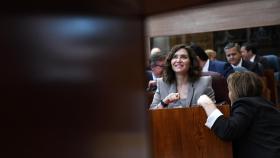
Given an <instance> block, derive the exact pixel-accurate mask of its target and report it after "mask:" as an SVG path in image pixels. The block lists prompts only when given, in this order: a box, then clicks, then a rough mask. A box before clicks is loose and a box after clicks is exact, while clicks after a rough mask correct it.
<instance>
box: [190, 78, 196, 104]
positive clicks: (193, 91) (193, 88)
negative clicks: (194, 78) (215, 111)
mask: <svg viewBox="0 0 280 158" xmlns="http://www.w3.org/2000/svg"><path fill="white" fill-rule="evenodd" d="M192 88H193V90H192V97H191V101H190V107H192V100H193V96H194V91H195V88H194V87H193V83H192Z"/></svg>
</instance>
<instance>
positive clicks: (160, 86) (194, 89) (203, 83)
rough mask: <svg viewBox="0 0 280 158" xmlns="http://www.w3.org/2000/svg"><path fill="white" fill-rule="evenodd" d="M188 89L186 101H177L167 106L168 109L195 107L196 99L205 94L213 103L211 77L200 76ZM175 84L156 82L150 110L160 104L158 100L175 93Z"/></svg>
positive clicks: (160, 80)
mask: <svg viewBox="0 0 280 158" xmlns="http://www.w3.org/2000/svg"><path fill="white" fill-rule="evenodd" d="M191 85H192V86H189V87H188V96H187V98H186V99H182V100H178V101H175V102H173V103H170V104H169V105H168V108H176V107H190V105H196V104H197V100H198V98H199V97H200V96H201V95H202V94H206V95H207V96H209V97H210V98H211V99H212V100H213V101H214V102H215V95H214V91H213V89H212V78H211V76H202V77H200V78H199V79H198V80H197V81H195V82H194V83H191ZM176 89H177V88H176V84H175V83H172V84H167V83H166V82H164V81H163V80H162V78H160V79H158V80H157V90H156V92H155V94H154V99H153V102H152V104H151V105H150V108H154V107H155V106H157V105H158V104H159V103H160V100H162V99H164V98H165V97H166V96H167V95H168V94H170V93H176V92H177V90H176Z"/></svg>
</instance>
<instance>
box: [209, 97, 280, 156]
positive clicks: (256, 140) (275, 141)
mask: <svg viewBox="0 0 280 158" xmlns="http://www.w3.org/2000/svg"><path fill="white" fill-rule="evenodd" d="M211 130H212V131H214V133H215V134H216V135H217V136H219V137H220V138H222V139H225V140H232V141H233V155H234V158H266V157H267V158H280V111H279V110H278V109H277V108H275V107H274V106H273V104H272V103H270V102H268V101H266V100H265V99H263V98H261V97H244V98H240V99H238V100H237V101H236V102H234V103H233V105H232V108H231V111H230V117H229V118H225V117H224V116H223V115H222V116H220V117H219V118H218V119H217V120H216V121H215V123H214V125H213V126H212V128H211Z"/></svg>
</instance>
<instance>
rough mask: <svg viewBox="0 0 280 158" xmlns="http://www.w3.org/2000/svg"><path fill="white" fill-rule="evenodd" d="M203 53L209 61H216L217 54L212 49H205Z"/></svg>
mask: <svg viewBox="0 0 280 158" xmlns="http://www.w3.org/2000/svg"><path fill="white" fill-rule="evenodd" d="M205 53H206V54H207V56H208V58H209V60H212V61H214V60H216V56H217V53H216V51H214V50H213V49H206V50H205Z"/></svg>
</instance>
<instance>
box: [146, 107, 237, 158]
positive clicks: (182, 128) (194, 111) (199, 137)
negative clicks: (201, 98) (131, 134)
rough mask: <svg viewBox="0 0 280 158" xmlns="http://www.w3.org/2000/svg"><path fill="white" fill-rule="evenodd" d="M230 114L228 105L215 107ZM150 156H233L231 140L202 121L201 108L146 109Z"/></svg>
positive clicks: (204, 157)
mask: <svg viewBox="0 0 280 158" xmlns="http://www.w3.org/2000/svg"><path fill="white" fill-rule="evenodd" d="M218 108H219V109H220V110H221V111H222V113H223V114H224V115H226V116H228V115H229V105H223V106H218ZM149 116H150V124H151V134H152V135H151V138H152V152H153V158H232V146H231V142H227V141H223V140H221V139H220V138H218V137H217V136H216V135H215V134H214V133H213V132H212V131H211V130H210V129H208V128H207V127H206V126H205V125H204V124H205V121H206V119H207V116H206V114H205V112H204V110H203V108H202V107H192V108H178V109H159V110H149Z"/></svg>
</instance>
